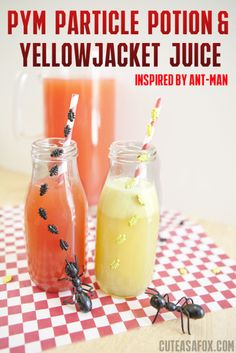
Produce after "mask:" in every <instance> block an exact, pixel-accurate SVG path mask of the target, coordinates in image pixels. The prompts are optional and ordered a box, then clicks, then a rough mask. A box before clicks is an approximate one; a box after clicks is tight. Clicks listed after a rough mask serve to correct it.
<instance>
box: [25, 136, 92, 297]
mask: <svg viewBox="0 0 236 353" xmlns="http://www.w3.org/2000/svg"><path fill="white" fill-rule="evenodd" d="M64 142H65V140H64V139H62V138H48V139H41V140H37V141H35V142H34V143H33V145H32V159H33V169H32V179H31V183H30V186H29V190H28V195H27V199H26V204H25V236H26V248H27V257H28V269H29V273H30V276H31V279H32V280H33V281H34V283H35V284H36V285H38V286H39V287H40V288H41V289H43V290H46V291H53V292H55V291H59V290H64V289H66V288H68V287H69V286H70V283H69V282H68V281H58V279H60V278H62V277H65V265H66V262H65V259H71V260H72V261H73V260H74V256H75V255H77V257H78V262H79V267H80V269H81V271H82V270H83V266H84V261H85V235H86V213H87V201H86V198H85V194H84V190H83V187H82V184H81V181H80V178H79V174H78V168H77V145H76V143H75V142H74V141H70V144H69V145H68V146H64ZM55 150H58V151H59V152H58V155H57V156H52V152H53V151H55ZM60 151H63V153H60ZM55 167H56V168H55ZM57 167H58V170H56V169H57ZM67 247H68V249H67Z"/></svg>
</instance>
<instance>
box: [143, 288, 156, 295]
mask: <svg viewBox="0 0 236 353" xmlns="http://www.w3.org/2000/svg"><path fill="white" fill-rule="evenodd" d="M147 289H150V290H152V291H153V292H154V293H156V294H159V292H158V291H157V290H156V289H155V288H151V287H147ZM153 292H148V291H147V290H146V291H145V294H150V295H154V293H153Z"/></svg>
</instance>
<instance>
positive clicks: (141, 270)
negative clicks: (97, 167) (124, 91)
mask: <svg viewBox="0 0 236 353" xmlns="http://www.w3.org/2000/svg"><path fill="white" fill-rule="evenodd" d="M142 147H143V144H142V143H137V142H131V141H130V142H119V141H118V142H114V143H113V144H112V145H111V147H110V153H109V158H110V162H111V168H110V172H109V175H108V177H107V180H106V183H105V185H104V188H103V191H102V193H101V196H100V200H99V204H98V213H97V238H96V259H95V273H96V279H97V282H98V284H99V285H100V288H101V289H102V290H103V291H104V292H105V293H108V294H111V295H114V296H119V297H132V296H137V295H138V294H140V293H142V292H144V290H145V288H146V287H147V286H148V284H149V283H150V281H151V279H152V274H153V269H154V263H155V254H156V246H157V236H158V229H159V214H160V213H159V204H158V197H157V191H156V186H155V180H154V179H155V175H154V164H155V163H154V161H155V159H156V149H155V147H154V146H152V145H149V144H148V145H147V146H146V148H145V150H143V149H142ZM137 157H138V158H137ZM137 171H139V173H137Z"/></svg>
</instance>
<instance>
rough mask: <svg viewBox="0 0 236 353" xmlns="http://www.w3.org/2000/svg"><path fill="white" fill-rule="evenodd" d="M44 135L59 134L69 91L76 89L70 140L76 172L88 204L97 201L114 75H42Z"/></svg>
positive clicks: (111, 136) (111, 134) (111, 116)
mask: <svg viewBox="0 0 236 353" xmlns="http://www.w3.org/2000/svg"><path fill="white" fill-rule="evenodd" d="M43 84H44V109H45V134H46V137H55V136H61V134H62V131H63V129H64V126H65V122H66V120H67V113H68V106H69V104H70V99H71V95H72V93H78V94H79V95H80V97H79V103H78V107H77V114H76V115H77V118H76V119H75V125H74V130H73V136H72V138H73V140H75V141H76V142H77V144H78V151H79V157H78V166H79V174H80V177H81V180H82V183H83V186H84V189H85V192H86V195H87V199H88V203H89V205H94V204H96V203H97V201H98V196H99V194H100V191H101V189H102V187H103V184H104V182H105V179H106V175H107V171H108V168H109V162H108V159H107V153H108V148H109V145H110V144H111V142H112V141H113V139H114V123H115V119H114V103H115V81H114V79H105V78H102V79H97V80H95V81H93V80H92V79H60V78H46V79H44V83H43Z"/></svg>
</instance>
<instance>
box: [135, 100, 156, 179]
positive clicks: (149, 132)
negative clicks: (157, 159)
mask: <svg viewBox="0 0 236 353" xmlns="http://www.w3.org/2000/svg"><path fill="white" fill-rule="evenodd" d="M160 111H161V98H160V97H159V98H157V101H156V104H155V107H154V108H153V109H152V112H151V119H150V121H149V122H148V124H147V126H146V134H145V137H144V140H143V145H142V149H141V153H140V154H139V155H138V157H137V158H138V161H139V162H140V165H139V166H138V167H137V168H136V170H135V174H134V177H135V178H137V179H138V178H140V177H141V176H142V174H143V173H144V170H145V168H144V165H143V162H146V161H147V160H148V155H147V154H146V153H145V154H144V153H142V151H145V150H147V149H148V147H149V144H150V142H151V140H152V137H153V135H154V131H155V124H156V121H157V119H158V118H159V115H160Z"/></svg>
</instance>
